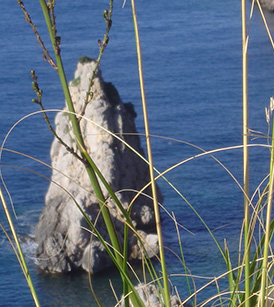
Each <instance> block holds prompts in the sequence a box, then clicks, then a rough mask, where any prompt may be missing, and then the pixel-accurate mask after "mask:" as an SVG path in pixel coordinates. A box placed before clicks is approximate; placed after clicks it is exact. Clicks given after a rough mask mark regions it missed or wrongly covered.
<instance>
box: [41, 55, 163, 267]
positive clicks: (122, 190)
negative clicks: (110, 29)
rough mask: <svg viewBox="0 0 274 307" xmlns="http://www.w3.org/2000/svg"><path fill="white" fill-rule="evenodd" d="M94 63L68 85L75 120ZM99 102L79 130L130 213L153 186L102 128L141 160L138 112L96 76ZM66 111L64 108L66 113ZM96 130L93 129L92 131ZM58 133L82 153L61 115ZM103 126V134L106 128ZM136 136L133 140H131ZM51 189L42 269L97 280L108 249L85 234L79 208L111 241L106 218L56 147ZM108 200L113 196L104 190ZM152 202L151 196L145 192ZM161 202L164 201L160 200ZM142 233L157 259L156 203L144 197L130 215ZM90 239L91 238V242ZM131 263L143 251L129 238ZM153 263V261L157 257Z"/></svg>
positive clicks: (116, 217)
mask: <svg viewBox="0 0 274 307" xmlns="http://www.w3.org/2000/svg"><path fill="white" fill-rule="evenodd" d="M94 65H95V62H94V61H92V60H91V59H87V58H84V59H82V60H81V59H80V60H79V63H78V65H77V69H76V72H75V79H74V80H73V81H71V82H70V91H71V95H72V100H73V102H74V105H75V110H76V112H79V113H80V112H81V110H82V107H83V101H84V99H85V96H86V92H87V88H88V83H89V78H90V77H91V74H92V72H93V69H94ZM91 91H92V93H93V99H92V101H91V102H90V103H89V104H88V106H87V109H86V112H85V117H86V118H88V119H89V120H91V121H88V120H86V119H82V120H81V122H80V125H81V129H82V133H83V137H84V140H85V142H86V144H87V149H88V151H89V154H90V155H91V157H92V159H93V161H94V162H95V163H96V165H97V167H98V168H99V169H100V171H101V172H102V174H103V175H104V177H105V179H106V180H107V181H108V182H109V183H110V184H111V187H112V188H113V190H114V191H115V192H116V194H117V196H118V198H119V200H120V201H121V203H122V204H123V206H124V208H127V207H128V205H129V203H130V202H131V200H132V198H133V197H134V195H135V194H136V192H135V191H136V190H137V191H138V190H140V189H141V188H142V187H143V186H145V185H146V183H148V182H149V181H150V180H149V172H148V167H147V165H146V164H145V163H144V162H143V161H142V160H141V159H140V158H139V157H138V156H137V155H136V154H135V153H133V152H132V151H131V150H130V149H129V148H128V147H127V146H125V145H124V144H123V143H122V142H121V141H119V140H117V139H116V138H115V137H113V136H111V135H110V134H109V133H107V132H106V131H104V130H103V129H102V128H101V127H103V128H105V129H107V130H109V131H111V132H113V133H115V134H117V135H118V136H119V137H120V138H122V139H123V140H124V141H125V142H127V143H128V144H130V145H131V146H132V147H133V148H134V149H136V150H137V151H138V152H139V153H140V154H141V155H143V154H144V152H143V150H142V148H141V146H140V140H139V137H138V136H137V135H134V133H136V127H135V122H134V118H135V117H136V113H135V111H134V108H133V105H132V104H130V103H129V104H124V103H122V101H121V99H120V97H119V94H118V92H117V90H116V89H115V87H114V86H113V85H112V84H111V83H106V82H104V81H103V79H102V76H101V72H100V71H99V70H98V71H97V73H96V75H95V79H94V85H93V87H92V90H91ZM66 110H67V109H66V108H65V109H64V111H66ZM94 123H95V124H94ZM55 124H56V132H57V134H58V135H59V136H60V137H61V138H62V139H63V141H65V143H66V144H67V145H69V146H70V147H72V148H74V150H76V151H77V149H76V143H75V141H74V138H73V133H72V128H71V125H70V122H69V119H68V114H66V113H65V112H59V113H58V114H57V115H56V118H55ZM100 126H101V127H100ZM127 133H131V135H129V134H127ZM50 154H51V160H52V167H53V171H52V177H51V179H52V182H51V183H50V186H49V189H48V192H47V194H46V197H45V208H44V210H43V212H42V214H41V216H40V218H39V222H38V224H37V226H36V241H37V243H38V248H37V252H36V256H37V261H38V265H39V266H40V268H42V269H43V270H46V271H49V272H69V271H73V270H77V269H84V270H86V271H90V272H91V273H94V272H97V271H100V270H102V269H104V268H106V267H108V266H110V265H112V263H111V260H110V259H109V257H108V255H107V253H106V252H105V251H104V248H103V246H102V244H101V243H100V242H99V240H98V239H97V238H96V237H95V236H91V233H90V232H89V231H87V230H86V228H88V226H87V223H86V221H85V220H84V218H83V216H82V214H81V213H80V211H79V209H78V208H77V206H76V205H75V201H74V200H76V201H77V202H78V204H79V205H80V206H81V208H82V209H83V210H84V212H85V213H86V214H87V216H88V217H89V218H90V219H91V221H92V222H93V223H95V221H96V219H97V221H96V227H97V229H98V230H99V232H100V233H101V235H102V236H103V237H104V238H105V240H107V241H108V234H107V231H106V228H105V225H104V222H103V219H102V217H101V216H100V214H99V213H100V210H99V206H98V202H97V199H96V197H95V195H94V192H93V188H92V186H91V184H90V181H89V179H88V176H87V174H86V171H85V168H84V165H83V163H82V162H80V161H79V160H78V159H77V158H75V157H74V156H73V155H72V154H70V153H69V152H68V151H67V150H66V149H65V148H64V146H62V145H61V144H60V143H59V142H58V141H57V140H56V139H55V140H54V141H53V144H52V147H51V153H50ZM102 190H103V193H104V194H105V197H106V198H107V197H108V194H107V191H106V189H105V188H104V187H102ZM146 193H147V194H148V195H150V192H149V191H146ZM158 194H159V201H161V200H162V197H161V194H160V192H159V193H158ZM107 205H108V206H109V207H110V208H111V210H110V212H111V215H112V218H113V221H114V224H115V226H116V228H117V230H118V236H119V237H120V239H121V240H122V237H123V235H122V234H123V227H124V226H123V223H122V222H121V217H120V212H119V211H118V210H117V209H116V206H115V205H114V204H113V203H112V201H111V200H109V201H108V203H107ZM131 216H132V219H133V221H134V223H135V225H136V229H138V231H139V232H140V234H141V235H142V237H143V238H144V239H147V241H149V242H150V243H149V244H150V245H152V246H153V249H154V251H156V252H157V236H156V234H155V220H154V213H153V209H152V202H151V200H150V199H149V198H148V197H146V196H141V197H139V198H137V199H136V201H135V202H134V204H133V206H132V211H131ZM91 237H92V238H91ZM129 251H130V252H129V254H130V258H132V259H136V258H140V249H139V248H138V244H137V241H136V238H135V236H134V235H133V234H130V237H129ZM151 256H152V254H151Z"/></svg>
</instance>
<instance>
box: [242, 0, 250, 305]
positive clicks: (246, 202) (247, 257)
mask: <svg viewBox="0 0 274 307" xmlns="http://www.w3.org/2000/svg"><path fill="white" fill-rule="evenodd" d="M247 45H248V37H247V36H246V0H242V65H243V66H242V74H243V76H242V77H243V81H242V82H243V145H244V147H243V182H244V192H245V193H244V223H245V227H244V238H245V243H244V244H245V253H244V258H245V307H249V306H250V300H249V297H250V268H249V266H250V236H249V154H248V146H247V145H248V97H247V94H248V89H247Z"/></svg>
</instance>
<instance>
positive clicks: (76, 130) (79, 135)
mask: <svg viewBox="0 0 274 307" xmlns="http://www.w3.org/2000/svg"><path fill="white" fill-rule="evenodd" d="M39 1H40V5H41V8H42V10H43V14H44V18H45V21H46V24H47V28H48V31H49V35H50V39H51V42H52V46H53V49H54V50H55V59H56V65H57V67H58V68H57V71H58V75H59V78H60V82H61V84H62V88H63V92H64V96H65V99H66V102H67V105H68V109H69V111H70V113H69V118H70V121H71V124H72V129H73V133H74V135H75V140H76V143H77V147H78V149H79V151H80V152H81V156H82V157H83V158H84V160H85V161H86V162H87V159H86V156H87V155H88V153H87V150H86V146H85V143H84V140H83V137H82V133H81V129H80V126H79V123H78V120H77V117H76V115H75V109H74V106H73V102H72V99H71V95H70V91H69V88H68V82H67V79H66V75H65V71H64V67H63V62H62V58H61V55H60V52H57V51H60V50H59V49H58V50H56V46H57V44H56V37H55V33H56V31H55V27H53V25H52V23H51V18H50V16H49V9H48V7H47V4H46V2H45V0H39ZM84 165H85V167H86V171H87V173H88V176H89V179H90V181H91V184H92V186H93V188H94V192H95V194H96V197H97V199H98V203H99V206H100V208H101V210H102V215H103V218H104V222H105V224H106V227H107V230H108V234H109V237H110V240H111V243H112V245H113V247H114V250H115V254H116V257H117V260H118V261H119V262H120V263H122V258H121V256H120V251H121V246H120V243H119V239H118V236H117V232H116V229H115V227H114V224H113V221H112V218H111V215H110V213H109V210H108V208H107V207H106V206H105V205H104V203H105V197H104V195H103V192H102V190H101V187H100V184H99V182H98V179H97V177H96V174H95V172H94V170H93V168H92V166H91V165H90V164H89V163H88V162H87V163H84Z"/></svg>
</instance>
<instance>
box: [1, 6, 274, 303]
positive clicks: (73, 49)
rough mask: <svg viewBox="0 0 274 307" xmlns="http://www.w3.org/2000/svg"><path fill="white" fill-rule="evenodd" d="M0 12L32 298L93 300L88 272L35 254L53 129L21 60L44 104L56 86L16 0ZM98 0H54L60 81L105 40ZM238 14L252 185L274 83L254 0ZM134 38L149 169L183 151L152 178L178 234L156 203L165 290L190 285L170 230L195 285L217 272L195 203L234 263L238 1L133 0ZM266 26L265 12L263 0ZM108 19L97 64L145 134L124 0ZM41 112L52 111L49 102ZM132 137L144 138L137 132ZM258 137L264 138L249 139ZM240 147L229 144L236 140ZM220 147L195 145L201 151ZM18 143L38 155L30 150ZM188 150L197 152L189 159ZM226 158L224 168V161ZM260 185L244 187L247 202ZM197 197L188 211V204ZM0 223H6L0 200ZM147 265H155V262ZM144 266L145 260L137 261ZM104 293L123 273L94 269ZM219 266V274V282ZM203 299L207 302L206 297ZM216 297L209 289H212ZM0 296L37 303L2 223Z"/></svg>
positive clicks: (108, 296)
mask: <svg viewBox="0 0 274 307" xmlns="http://www.w3.org/2000/svg"><path fill="white" fill-rule="evenodd" d="M1 3H2V8H1V18H0V46H1V48H0V61H1V64H0V93H1V95H0V141H1V143H2V142H4V150H3V152H2V154H1V160H0V165H1V174H2V177H3V182H2V183H1V186H2V188H3V189H4V190H5V198H6V200H7V203H8V206H9V209H10V212H11V213H12V216H13V221H14V223H15V226H16V229H17V231H18V234H19V238H20V241H21V244H22V248H23V251H24V252H25V256H26V259H27V263H28V265H29V269H30V274H31V277H32V279H33V283H34V286H35V288H36V291H37V294H38V297H39V300H40V303H41V306H58V307H59V306H60V307H61V306H64V307H65V306H66V307H72V306H73V307H75V306H80V307H85V306H97V305H96V302H95V300H94V298H93V295H92V293H91V290H90V285H89V278H88V274H87V273H78V274H64V275H62V274H45V273H44V272H42V271H40V270H39V269H38V267H37V265H36V261H35V248H36V244H35V241H34V229H35V225H36V223H37V221H38V218H39V215H40V213H41V211H42V209H43V207H44V197H45V194H46V192H47V189H48V186H49V178H50V175H51V170H50V168H49V167H47V166H45V165H43V164H41V163H40V162H39V161H42V162H44V163H48V164H50V156H49V153H50V146H51V143H52V140H53V136H52V134H51V133H50V131H48V128H47V125H46V124H45V122H44V120H43V118H42V116H41V114H33V113H35V112H36V111H38V110H39V108H38V106H37V105H36V104H34V103H32V99H33V98H35V93H34V92H33V90H32V86H31V82H32V80H31V76H30V71H31V70H35V72H36V75H37V77H38V83H39V86H40V88H41V89H42V90H43V104H44V107H45V108H46V109H62V108H63V107H64V104H65V102H64V96H63V93H62V89H61V86H60V83H59V81H58V76H57V74H56V71H55V70H54V69H52V67H50V66H49V64H48V63H46V62H45V61H44V60H43V58H42V51H41V48H40V46H39V45H38V43H37V40H36V37H35V36H34V34H33V32H32V29H31V27H30V26H29V25H28V24H27V23H26V21H25V20H24V15H23V12H22V10H21V9H20V7H19V5H18V3H17V1H15V0H13V1H12V0H2V2H1ZM24 4H25V7H26V9H27V10H28V12H29V14H30V16H31V18H32V20H33V22H34V24H35V25H36V27H37V29H38V31H39V33H40V35H41V37H42V40H43V41H44V43H45V45H46V48H48V50H49V51H50V52H51V54H52V50H51V45H50V41H49V38H48V34H47V30H46V26H45V21H44V19H43V15H42V11H41V7H40V5H39V1H32V0H25V1H24ZM108 6H109V3H108V1H103V0H90V1H86V0H77V1H72V0H66V1H58V0H57V1H56V23H57V34H58V35H59V36H61V54H62V57H63V62H64V67H65V71H66V76H67V79H68V80H72V79H73V74H74V71H75V69H76V65H77V61H78V59H79V58H80V57H82V56H88V57H92V58H96V57H97V56H98V52H99V47H98V39H101V40H102V39H103V35H104V31H105V21H104V19H103V12H104V10H105V9H108ZM250 8H251V3H250V2H249V1H247V18H248V33H249V41H248V100H249V128H250V131H251V134H252V135H251V136H250V143H251V144H254V147H251V148H250V195H253V193H255V191H256V188H257V187H258V186H259V185H260V183H261V182H262V181H263V180H264V179H265V177H266V176H267V174H268V171H269V156H270V151H269V149H268V148H267V146H265V145H267V144H268V143H269V139H268V135H269V129H270V127H269V125H268V123H267V121H266V117H265V108H266V107H269V102H270V98H271V97H272V96H274V53H273V47H272V46H271V44H270V40H269V37H268V34H267V31H266V29H265V26H264V22H263V19H262V17H261V14H260V11H259V9H258V7H257V6H255V7H254V11H253V13H252V15H251V17H250V19H249V15H250ZM136 9H137V18H138V23H139V31H140V40H141V47H142V57H143V69H144V81H145V90H146V97H147V104H148V117H149V121H150V132H151V134H152V135H153V136H152V151H153V158H154V163H155V167H156V168H157V169H158V170H159V171H161V172H162V171H165V170H166V169H168V168H170V167H172V166H173V165H176V164H177V163H179V162H182V161H184V160H187V162H185V163H182V164H180V166H178V167H176V168H174V169H172V170H171V171H169V172H168V173H167V174H166V178H167V179H168V180H169V181H170V182H171V183H172V184H173V185H174V187H175V188H176V189H177V190H178V191H180V193H181V195H182V196H183V197H181V196H179V195H178V193H177V192H175V190H174V189H173V188H172V187H171V186H170V185H169V184H168V183H166V182H165V181H164V180H160V179H159V180H158V184H159V186H160V188H161V191H162V194H163V195H164V202H163V204H162V205H163V207H164V208H165V209H166V210H167V211H168V212H169V213H170V214H171V213H173V214H174V216H175V217H176V220H177V222H178V223H179V224H180V225H181V226H182V227H179V235H178V234H177V232H176V227H175V225H174V222H173V221H172V219H171V218H170V216H169V215H168V214H167V213H166V212H165V210H164V209H162V211H161V216H162V227H163V236H164V244H165V247H166V249H165V251H166V260H167V269H168V273H169V275H170V284H171V290H172V291H175V290H176V289H177V291H178V293H179V295H180V297H181V298H182V299H185V298H187V297H188V296H189V292H188V287H187V282H186V278H185V277H184V274H185V270H184V266H183V265H182V263H181V261H180V257H179V258H178V257H177V255H179V256H180V249H179V244H178V237H180V242H181V244H182V248H183V254H184V259H185V264H186V266H187V269H188V272H189V273H191V274H192V276H193V279H191V280H190V284H191V287H192V288H196V289H199V288H201V287H202V286H203V285H205V284H206V283H208V282H210V281H212V280H213V279H214V277H217V276H219V275H221V274H222V273H224V272H225V270H226V266H225V263H224V259H223V258H222V255H221V253H220V251H219V250H218V248H217V246H216V243H215V242H214V240H213V239H212V237H211V235H210V234H209V232H208V231H207V230H206V228H205V226H204V224H203V223H202V221H201V220H200V218H199V217H198V215H197V214H196V213H195V212H198V214H199V215H200V216H201V218H202V219H203V220H204V222H205V223H206V224H207V225H208V228H209V229H211V231H212V232H213V234H214V235H215V236H216V238H217V240H218V241H219V243H220V245H221V246H222V247H223V246H224V242H226V244H227V246H228V248H229V251H230V255H231V258H232V262H233V265H234V266H236V265H237V259H238V251H239V238H240V233H241V226H242V219H243V193H242V192H241V189H240V187H239V186H241V185H242V148H241V147H240V145H241V144H242V74H241V70H242V69H241V67H242V55H241V54H242V34H241V1H240V0H215V1H212V0H203V1H197V0H184V1H182V0H171V1H164V0H158V1H151V0H138V1H136ZM264 13H265V17H266V20H267V23H268V26H269V29H270V32H271V33H273V31H274V14H273V13H270V12H267V11H265V12H264ZM112 20H113V24H112V28H111V31H110V34H109V45H108V46H107V48H106V50H105V52H104V54H103V58H102V61H101V63H100V69H101V71H102V74H103V78H104V79H105V81H107V82H112V83H113V84H114V85H115V87H116V88H117V90H118V91H119V94H120V96H121V99H122V101H123V102H132V103H133V104H134V107H135V110H136V112H137V114H138V116H137V118H136V125H137V129H138V132H139V133H140V134H143V133H144V124H143V115H142V108H141V98H140V89H139V81H138V67H137V58H136V47H135V36H134V28H133V22H132V12H131V3H130V1H129V0H127V1H125V3H123V0H119V1H114V9H113V18H112ZM48 114H49V117H50V119H51V121H53V120H54V116H55V112H53V111H52V112H49V113H48ZM140 137H141V141H142V144H143V147H144V148H145V139H144V137H143V136H140ZM255 144H260V145H258V146H255ZM235 146H236V148H233V147H235ZM221 148H224V150H221V151H218V152H216V153H214V157H215V158H217V159H218V160H219V161H220V162H221V164H220V163H218V162H216V160H215V159H213V158H212V156H210V155H204V156H202V157H196V156H197V155H198V154H199V153H201V152H203V150H215V149H216V150H217V149H221ZM28 156H31V157H33V158H35V159H36V160H33V159H30V158H29V157H28ZM191 157H193V159H188V158H191ZM228 170H229V171H228ZM255 201H256V196H254V202H255ZM193 209H194V210H193ZM0 222H1V225H2V226H3V227H4V228H5V229H6V231H7V233H8V235H10V230H9V228H8V224H7V221H6V218H5V215H4V210H3V209H2V207H1V209H0ZM155 266H156V270H157V271H159V272H160V270H161V269H160V267H159V265H158V264H157V263H156V262H155ZM136 270H137V271H139V272H140V273H141V267H139V266H138V265H137V266H136ZM91 280H92V284H93V288H94V291H95V292H96V294H97V296H98V298H99V299H100V300H101V302H102V304H103V306H107V307H109V306H114V305H115V296H114V294H113V292H112V290H111V286H110V285H112V286H113V288H114V289H115V291H116V295H117V297H120V296H121V284H120V281H119V274H118V273H117V272H116V271H115V269H114V268H113V269H108V270H106V271H103V272H101V273H98V274H96V275H94V276H92V277H91ZM227 286H228V284H227V279H226V278H225V277H224V278H221V279H219V280H218V287H220V290H225V289H226V288H227ZM216 293H217V290H216V283H213V284H212V285H210V286H208V287H206V288H205V289H204V290H203V291H200V292H199V294H198V295H197V301H198V302H202V301H203V300H205V299H206V298H208V297H210V296H213V295H214V294H216ZM213 303H214V301H211V302H210V303H209V305H213ZM215 303H216V302H215ZM0 306H3V307H4V306H9V307H12V306H14V307H15V306H18V307H19V306H20V307H28V306H34V303H33V301H32V297H31V294H30V291H29V289H28V285H27V283H26V281H25V278H24V276H23V274H22V272H21V269H20V266H19V264H18V261H17V258H16V256H15V254H14V251H13V249H12V247H11V245H10V243H9V241H8V239H7V237H6V235H5V234H4V232H3V231H2V230H1V231H0Z"/></svg>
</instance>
